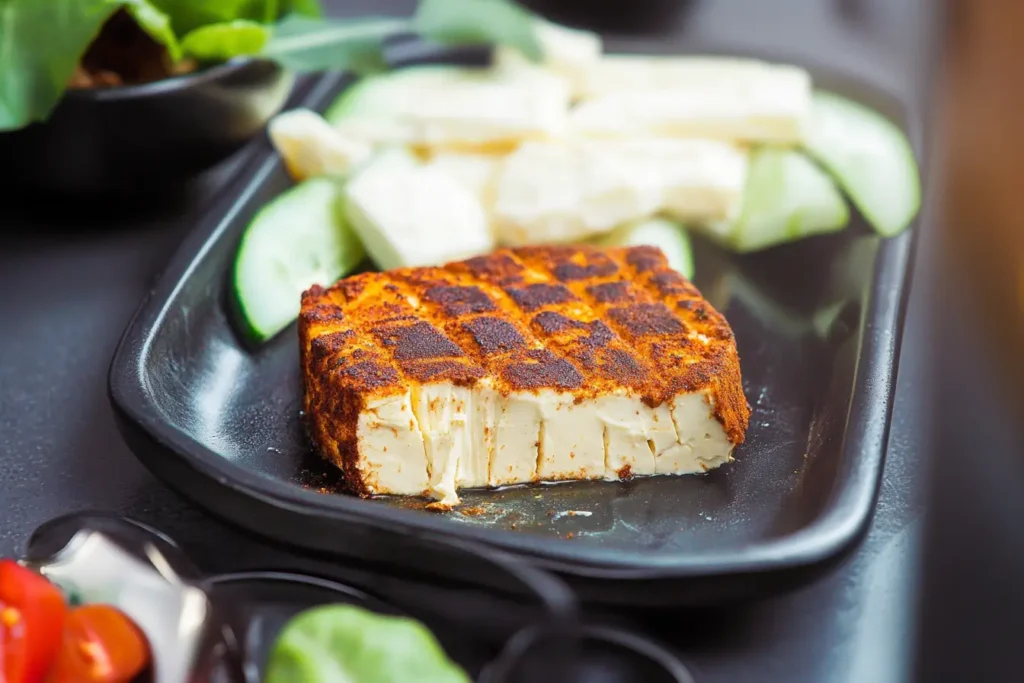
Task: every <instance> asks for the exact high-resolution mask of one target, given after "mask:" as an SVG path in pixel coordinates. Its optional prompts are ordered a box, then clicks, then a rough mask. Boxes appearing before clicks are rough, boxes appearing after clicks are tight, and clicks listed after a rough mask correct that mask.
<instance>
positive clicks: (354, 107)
mask: <svg viewBox="0 0 1024 683" xmlns="http://www.w3.org/2000/svg"><path fill="white" fill-rule="evenodd" d="M483 73H485V70H484V69H482V68H472V67H460V66H447V65H425V66H411V67H406V68H404V69H398V70H396V71H390V72H387V73H382V74H376V75H373V76H364V77H363V78H361V79H359V80H358V81H356V82H355V83H354V84H353V85H352V86H351V87H349V88H347V89H346V90H345V91H344V92H343V93H341V94H340V95H339V96H338V98H337V99H336V100H335V101H334V103H333V104H331V106H330V107H328V108H327V111H326V112H325V113H324V118H325V119H327V121H328V122H330V123H332V124H337V123H338V122H340V121H342V120H344V119H346V118H350V117H373V116H385V117H387V116H394V115H395V114H397V113H401V112H403V111H408V110H409V107H410V106H414V105H415V102H416V98H417V97H418V96H419V95H420V94H421V93H422V92H423V91H424V90H430V89H432V88H435V87H437V86H438V85H441V84H444V83H451V82H453V81H458V80H462V79H469V78H474V77H475V78H480V77H482V76H481V74H483Z"/></svg>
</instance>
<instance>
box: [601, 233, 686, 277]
mask: <svg viewBox="0 0 1024 683" xmlns="http://www.w3.org/2000/svg"><path fill="white" fill-rule="evenodd" d="M598 243H599V244H600V245H602V246H606V247H627V246H639V245H647V246H652V247H658V248H659V249H661V251H662V252H664V254H665V258H667V259H668V263H669V265H670V266H672V268H673V269H675V270H677V271H679V272H680V273H682V274H683V275H684V276H686V277H687V278H688V279H691V280H692V279H693V272H694V268H693V247H692V246H691V245H690V236H689V235H687V234H686V229H685V228H683V226H682V225H681V224H680V223H678V222H676V221H673V220H669V219H667V218H647V219H644V220H640V221H635V222H633V223H627V224H626V225H623V226H620V227H618V228H616V229H615V230H613V231H611V232H610V233H608V234H607V235H602V236H601V237H600V238H599V239H598Z"/></svg>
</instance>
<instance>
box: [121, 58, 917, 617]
mask: <svg viewBox="0 0 1024 683" xmlns="http://www.w3.org/2000/svg"><path fill="white" fill-rule="evenodd" d="M814 75H815V82H816V84H817V85H818V86H819V87H826V88H830V89H833V90H837V91H839V92H842V93H845V94H848V95H849V96H851V97H855V98H857V99H859V100H862V101H865V102H867V103H868V104H870V105H871V106H874V107H876V108H878V109H880V110H881V111H883V112H884V113H885V114H887V115H888V116H890V117H892V118H893V119H895V120H898V121H902V120H903V108H902V107H901V105H900V104H899V102H898V101H897V100H894V99H892V98H888V97H886V96H885V95H884V94H883V93H880V92H878V91H876V90H873V89H872V88H870V87H867V86H865V85H862V84H859V83H856V82H853V81H851V80H850V79H843V78H841V77H836V76H835V75H834V74H830V73H827V72H821V71H817V72H815V73H814ZM345 84H346V80H345V79H339V78H337V77H327V78H325V80H324V81H323V82H322V83H321V85H320V86H318V87H317V88H316V90H315V92H314V93H313V94H312V95H311V99H310V100H309V101H308V103H307V104H308V106H310V107H311V108H314V109H318V108H323V107H325V106H326V105H327V104H328V103H329V102H330V101H332V100H333V98H334V97H335V96H336V95H337V93H338V92H340V90H341V89H342V88H343V86H344V85H345ZM904 123H906V122H905V121H904ZM911 127H912V128H915V129H916V125H912V126H911ZM914 132H915V133H916V132H917V131H916V130H915V131H914ZM241 175H242V177H241V179H240V180H239V181H238V182H237V183H236V184H235V185H234V186H233V187H232V188H231V190H229V191H228V192H227V193H226V194H227V196H226V197H225V199H224V200H223V201H222V202H221V204H220V205H219V206H218V207H217V208H215V209H213V210H211V212H210V214H209V215H208V216H207V217H206V218H205V219H204V221H202V222H201V224H200V225H199V226H198V227H197V229H196V231H195V233H194V234H193V235H192V236H191V237H190V239H189V240H188V242H187V243H186V245H185V246H184V247H183V249H182V250H181V251H180V252H179V254H178V255H177V256H176V257H175V259H174V261H173V262H172V264H171V266H170V267H169V268H168V271H167V272H166V273H165V275H164V277H163V279H162V280H161V282H160V283H159V284H158V285H157V288H156V290H155V292H154V293H153V295H152V296H151V297H150V298H149V299H148V300H147V302H146V303H145V304H144V306H143V307H142V309H141V310H140V311H139V314H138V316H137V317H136V319H135V320H134V321H133V323H132V325H131V326H130V328H129V329H128V331H127V333H126V335H125V337H124V339H123V341H122V345H121V346H120V348H119V350H118V352H117V354H116V356H115V358H114V361H113V366H112V369H111V378H110V382H111V391H112V396H113V399H114V402H115V404H116V406H117V408H118V414H119V416H120V417H121V418H122V423H123V425H124V426H125V430H126V436H127V437H128V442H129V445H131V446H132V448H133V450H135V451H136V453H137V454H138V455H139V457H140V458H141V459H142V460H143V461H144V462H145V463H146V464H147V465H148V466H149V467H150V468H151V469H152V470H153V471H154V472H155V473H156V474H157V475H158V476H160V477H162V478H164V479H165V480H166V481H168V482H169V483H170V484H171V485H173V486H175V487H176V488H177V489H178V490H180V491H181V492H182V493H184V494H185V495H186V496H188V497H190V498H191V499H192V500H194V501H196V502H197V503H199V504H200V505H202V506H204V507H205V508H207V509H209V510H211V511H213V512H215V513H216V514H219V515H221V516H223V517H225V518H227V519H229V520H231V521H233V522H235V523H238V524H240V525H242V526H245V527H247V528H249V529H251V530H252V531H254V532H256V533H259V534H263V535H266V536H268V537H271V538H273V539H275V540H278V541H282V542H286V543H290V544H294V545H297V546H301V547H304V548H307V549H313V550H319V551H325V552H330V553H337V554H343V555H350V556H351V555H358V556H363V557H370V558H374V559H384V558H386V557H387V556H389V555H392V553H394V552H395V551H396V550H398V549H403V550H406V551H408V550H409V549H412V548H417V549H419V551H420V552H422V553H424V555H425V556H429V557H432V558H434V560H435V561H437V562H438V564H436V565H433V566H431V565H432V563H430V562H427V563H425V567H424V568H427V569H429V570H432V571H442V572H443V573H444V574H445V575H447V574H451V573H453V572H457V570H456V569H452V568H449V567H445V566H444V564H445V563H444V562H443V560H442V559H441V558H442V557H443V556H444V554H445V553H444V551H443V550H441V549H439V548H437V547H432V546H431V544H430V542H429V540H428V541H426V542H423V539H422V538H420V539H415V538H410V536H414V535H420V536H422V535H423V534H425V533H426V534H431V535H433V534H445V535H453V536H465V537H471V538H478V539H483V540H486V541H487V542H489V543H492V544H494V545H496V546H499V547H502V548H504V549H507V550H511V551H514V552H516V553H519V554H521V555H523V556H529V557H532V558H535V559H536V560H537V561H538V562H539V564H541V565H542V566H545V567H549V568H555V569H557V570H559V571H561V572H564V573H566V574H568V575H573V576H576V577H589V578H591V579H593V580H592V581H590V582H589V584H588V586H587V588H586V589H585V593H586V595H585V597H586V599H587V600H591V601H602V602H604V601H619V600H629V601H633V602H636V601H647V600H651V599H657V600H658V601H661V600H664V599H672V600H677V601H681V602H713V601H717V600H721V599H723V598H724V597H735V595H736V594H751V593H763V592H767V591H770V590H774V589H776V588H777V585H774V583H773V582H775V581H776V580H777V578H778V577H771V576H765V580H763V581H757V580H754V579H753V578H752V577H749V576H748V577H744V576H742V575H743V574H745V573H751V572H761V573H763V572H766V571H769V570H779V569H796V568H810V567H813V566H814V565H817V564H819V563H822V562H824V561H826V560H829V559H831V558H832V557H834V556H835V555H836V554H838V553H839V552H841V551H842V550H843V549H844V548H846V547H847V546H849V544H850V543H852V542H853V541H854V540H855V539H856V537H857V536H858V534H859V533H860V532H861V531H862V530H863V528H864V525H865V523H866V521H867V519H868V517H869V515H870V512H871V507H872V505H873V502H874V498H875V493H876V489H877V485H878V477H879V474H880V472H881V463H882V456H883V453H884V447H885V443H886V439H887V435H888V420H889V413H890V410H891V399H892V392H893V388H894V372H895V357H896V356H895V354H896V351H897V350H898V345H899V338H900V330H901V325H902V306H903V291H904V283H905V278H906V274H907V273H906V265H907V259H908V256H909V253H910V249H911V243H912V239H913V233H907V234H904V235H902V236H900V237H898V238H895V239H892V240H887V241H884V240H880V239H879V238H877V237H875V236H873V235H872V234H871V232H870V230H869V229H868V228H867V227H866V226H865V225H864V223H863V222H862V221H861V220H859V219H858V220H855V221H853V224H852V225H851V227H850V229H849V230H847V231H845V232H844V233H841V234H839V235H836V236H831V237H824V238H815V239H813V240H808V241H806V242H802V243H799V244H795V245H788V246H785V247H782V248H777V249H773V250H771V251H768V252H764V253H761V254H757V255H754V256H748V257H736V256H732V255H730V254H727V253H725V252H723V251H721V250H718V249H715V248H714V247H712V246H711V245H708V244H704V243H699V244H698V248H697V253H696V260H697V263H698V264H699V266H698V270H697V277H696V283H697V285H698V287H700V288H701V290H702V291H703V292H704V293H705V295H706V296H707V297H708V298H709V299H710V300H711V302H712V303H713V304H714V305H715V306H716V307H717V308H719V309H720V310H722V311H723V312H724V313H725V315H726V317H727V318H728V320H729V321H730V323H731V324H732V326H733V329H734V331H735V333H736V338H737V344H738V346H739V350H740V355H741V359H742V361H741V362H742V367H743V374H744V389H745V392H746V394H747V397H748V400H749V402H750V403H751V405H752V407H753V414H752V417H751V426H750V429H749V431H748V434H747V442H746V443H745V444H744V445H743V446H742V447H741V448H739V449H738V450H737V452H736V460H737V461H736V462H735V463H734V464H732V465H729V466H726V467H724V468H721V469H720V470H717V471H714V472H712V473H711V474H709V475H707V476H703V477H680V478H672V477H669V478H665V477H661V478H652V479H645V480H637V481H633V482H629V483H618V482H616V483H574V484H561V485H558V486H540V487H519V488H510V489H506V490H502V491H499V492H469V493H467V494H466V495H465V496H464V502H465V505H466V506H467V507H468V508H470V509H476V510H475V512H476V513H477V514H472V515H466V514H462V513H461V512H459V511H458V510H456V511H454V512H452V513H448V514H444V515H442V514H438V513H434V512H428V511H425V510H424V509H422V508H423V503H422V502H420V501H416V500H411V499H399V498H394V499H382V500H375V501H366V500H359V499H356V498H352V497H349V496H345V495H330V494H328V495H325V493H324V491H325V490H326V491H331V490H333V488H334V486H335V484H336V481H337V478H336V476H335V473H334V472H333V471H332V469H331V468H330V467H329V466H326V465H324V464H323V463H321V462H320V461H318V460H317V459H316V458H315V457H313V456H312V455H311V454H310V449H309V447H308V444H307V442H306V440H305V438H304V436H303V433H302V429H301V427H300V422H299V409H300V405H301V385H300V375H299V368H298V362H297V342H296V338H295V330H294V326H293V327H292V328H289V329H288V330H286V332H285V333H284V334H282V335H280V336H278V337H277V338H275V339H274V340H272V341H271V342H270V343H269V344H267V345H266V346H265V347H263V348H259V349H255V350H253V349H250V348H247V346H246V345H244V344H241V343H240V342H239V340H238V338H237V335H236V334H235V331H234V330H233V328H232V325H231V318H230V314H229V313H228V310H229V309H228V307H227V292H228V291H229V290H228V286H227V277H228V273H229V271H230V265H231V263H232V259H233V256H234V251H235V248H236V246H237V242H238V239H239V237H240V235H241V233H242V231H243V230H244V228H245V226H246V225H247V224H248V221H249V220H250V219H251V217H252V216H253V215H254V214H255V212H256V211H257V210H258V209H259V207H261V206H262V205H264V204H265V203H266V202H267V201H269V200H270V199H272V198H273V197H274V196H276V195H277V194H279V193H280V192H281V191H282V190H283V189H285V188H286V187H288V186H289V185H290V181H289V179H288V177H287V174H286V173H285V172H284V171H283V169H282V167H281V165H280V164H279V163H278V162H277V160H276V159H275V158H274V157H273V155H267V156H266V157H265V158H264V159H263V160H262V161H257V162H255V163H254V165H252V166H250V167H249V168H247V169H246V170H245V171H243V173H242V174H241ZM793 273H799V277H792V274H793ZM571 511H572V512H578V511H583V512H586V513H590V514H589V516H584V515H566V514H564V513H567V512H571ZM449 564H450V563H449ZM442 567H443V568H442ZM714 575H732V576H733V577H735V580H734V581H733V582H732V584H731V585H727V584H723V583H722V582H718V584H717V585H715V586H713V587H709V586H707V585H705V586H697V585H696V584H693V583H690V584H687V585H686V586H679V585H676V586H674V587H673V591H672V592H671V593H669V595H671V597H670V598H666V595H665V594H659V595H658V596H657V597H656V598H655V597H654V595H653V594H652V592H651V591H650V590H649V587H643V586H642V585H640V584H636V583H632V584H630V583H626V582H618V583H616V584H615V585H614V588H613V589H608V588H609V587H605V588H606V589H605V590H602V589H601V588H600V583H599V580H601V579H676V578H680V577H707V576H714ZM463 578H466V579H467V580H472V581H476V582H487V580H488V579H487V575H486V573H482V574H475V575H473V576H464V577H463ZM582 585H583V582H582V581H577V586H582Z"/></svg>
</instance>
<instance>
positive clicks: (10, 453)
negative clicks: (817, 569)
mask: <svg viewBox="0 0 1024 683" xmlns="http://www.w3.org/2000/svg"><path fill="white" fill-rule="evenodd" d="M328 4H333V5H336V6H343V7H345V8H346V11H347V12H350V13H354V12H359V11H361V10H365V8H366V7H368V6H372V7H374V9H375V11H378V12H380V11H382V6H385V7H387V8H388V9H389V10H390V11H395V12H399V11H406V10H407V9H408V8H410V7H411V6H412V5H413V3H412V2H408V1H407V2H393V1H392V2H386V3H385V2H376V3H373V2H369V0H363V1H362V2H355V1H352V0H349V1H347V2H335V3H328ZM534 4H535V5H537V4H542V3H534ZM567 4H568V3H567ZM637 4H643V3H637ZM928 5H929V3H928V0H904V1H903V2H892V1H891V0H870V1H869V0H864V1H861V2H858V1H855V0H853V1H850V0H847V1H830V0H785V1H782V0H777V1H776V2H772V3H766V2H754V1H749V2H740V1H728V2H726V1H723V0H716V1H715V2H713V3H712V2H707V3H697V4H696V6H695V7H694V9H693V10H692V12H691V13H690V14H689V15H688V16H686V15H683V14H680V15H677V16H675V17H669V18H668V19H663V22H668V23H663V27H664V28H667V29H668V30H670V31H672V32H681V33H685V34H686V35H694V34H697V35H699V36H700V38H701V39H706V40H708V41H715V42H719V41H722V42H726V43H728V44H732V45H735V46H737V49H740V48H744V47H745V48H746V49H749V50H768V51H771V52H773V53H777V54H779V55H780V56H786V55H792V56H793V57H794V58H802V59H808V60H811V61H813V62H816V63H822V64H824V65H826V66H828V65H834V66H838V67H841V68H845V69H847V70H850V69H852V70H854V71H855V73H859V74H861V75H863V76H865V77H867V78H870V79H871V80H872V81H873V82H874V83H877V84H879V85H881V86H882V87H884V88H887V89H889V90H891V91H893V92H896V93H904V94H905V95H906V97H907V100H908V101H909V102H911V103H914V102H916V103H920V102H922V101H923V96H924V79H925V76H926V73H927V71H926V70H927V65H928V61H929V56H930V54H931V53H930V52H929V50H930V49H931V47H932V45H931V43H932V39H933V37H934V22H933V19H932V17H930V16H929V13H928V11H927V8H928ZM684 19H685V22H684ZM684 23H685V29H683V28H681V27H682V25H683V24H684ZM629 42H630V40H629V39H626V40H622V41H619V42H618V45H620V46H628V44H629ZM911 106H912V107H914V105H913V104H912V105H911ZM914 108H916V107H914ZM233 169H234V165H233V163H231V162H229V163H227V164H226V165H225V166H223V167H222V168H220V169H217V170H215V171H214V172H213V173H211V174H209V177H207V178H205V179H204V180H203V182H201V183H200V184H199V185H198V186H197V187H196V188H195V189H194V190H193V191H191V192H189V193H187V194H186V195H185V196H183V197H181V198H178V199H176V200H175V201H172V202H169V203H168V205H166V206H161V207H157V208H155V209H152V210H149V211H146V212H144V213H142V214H140V213H137V212H136V213H133V214H132V215H124V212H113V211H112V212H110V213H108V214H105V215H101V216H99V217H96V216H88V215H81V214H79V215H76V212H75V211H74V210H72V211H70V212H69V211H65V212H64V215H63V216H61V217H59V218H52V217H50V218H47V219H46V220H43V219H40V218H39V217H38V216H37V215H36V214H35V212H24V211H15V212H14V214H13V215H12V214H11V212H9V211H7V212H4V213H0V226H2V227H4V228H5V230H4V235H5V236H3V237H0V320H2V321H3V323H2V324H0V325H2V326H0V556H10V555H13V554H16V553H18V551H19V549H20V548H21V545H22V543H23V542H24V540H25V538H26V536H27V534H28V533H29V532H30V531H31V530H32V529H33V528H34V527H35V526H36V525H38V524H39V523H41V522H43V521H44V520H46V519H48V518H50V517H53V516H56V515H59V514H62V513H66V512H70V511H75V510H81V509H87V508H102V509H108V510H114V511H117V512H120V513H122V514H126V515H130V516H132V517H135V518H138V519H140V520H143V521H146V522H149V523H151V524H154V525H156V526H158V527H160V528H162V529H164V530H165V531H167V532H168V533H170V534H171V535H172V536H174V537H176V538H178V539H179V540H180V541H181V542H182V543H183V545H185V546H186V547H187V548H188V549H189V550H191V551H192V552H193V553H194V554H195V556H196V557H197V558H198V559H199V560H200V563H201V564H202V565H203V566H204V567H205V568H207V569H209V570H211V571H227V570H232V569H237V568H251V567H258V566H265V565H275V564H277V562H278V560H279V559H280V555H279V554H278V553H277V551H275V550H273V549H271V548H268V547H266V546H264V545H263V544H261V543H259V542H257V541H254V540H252V539H250V538H248V537H243V536H241V535H239V534H238V533H236V532H235V531H233V530H232V529H229V528H227V527H225V526H224V525H222V524H221V523H219V522H217V521H216V520H214V519H211V518H210V517H208V516H207V515H205V514H204V513H202V512H200V511H198V510H196V509H194V508H192V507H190V506H189V505H187V504H186V503H185V502H184V501H183V500H182V499H180V498H179V497H178V496H177V495H175V494H174V493H172V492H171V491H170V490H169V489H167V488H166V487H165V486H164V485H163V484H161V483H160V482H158V481H157V480H155V479H154V478H153V477H152V476H151V475H150V474H149V473H148V471H147V470H145V469H144V468H143V467H142V466H141V465H140V464H139V463H138V462H137V461H136V460H135V458H134V457H133V456H132V454H131V452H130V451H129V450H128V449H127V448H126V447H125V445H124V444H123V442H122V441H121V438H120V436H119V434H118V432H117V430H116V428H115V426H114V419H113V415H112V413H111V409H110V406H109V403H108V400H107V395H106V372H107V368H108V363H109V360H110V357H111V354H112V352H113V349H114V346H115V344H116V343H117V340H118V338H119V336H120V334H121V332H122V330H123V328H124V326H125V324H126V323H127V322H128V319H129V317H130V315H131V313H132V311H133V310H134V309H135V307H136V305H137V304H138V302H139V300H140V298H141V297H142V296H143V294H144V293H145V292H146V290H147V288H148V287H149V286H150V285H151V284H152V283H153V281H154V279H155V278H156V277H157V275H158V274H159V271H160V269H161V267H162V265H163V264H164V263H165V261H167V259H168V257H169V255H170V254H171V252H172V251H173V250H174V249H175V247H176V245H177V244H178V243H179V242H180V240H181V239H182V237H183V235H184V234H185V233H186V232H187V231H188V230H189V229H190V227H191V218H190V217H191V216H193V215H195V213H196V212H198V211H201V210H202V207H203V205H204V204H205V203H206V202H207V201H208V199H209V198H210V197H211V196H213V195H214V194H215V193H216V192H217V189H218V187H220V186H221V185H222V183H223V182H224V180H225V179H226V178H227V177H228V176H229V175H230V173H231V171H232V170H233ZM115 213H118V215H117V216H116V217H114V214H115ZM930 252H931V250H930V248H929V240H928V238H927V230H926V229H925V230H924V235H923V239H921V246H920V248H919V249H918V254H917V266H918V267H917V268H916V271H915V283H916V282H917V281H920V280H922V278H923V275H924V273H925V272H926V271H927V269H928V267H929V263H930V256H929V255H930ZM922 290H923V288H922V287H913V288H912V293H911V301H910V308H909V313H908V319H907V322H906V328H905V335H904V340H903V346H902V353H901V360H900V366H899V381H898V385H897V391H896V404H895V410H894V413H893V418H892V429H891V437H890V439H891V440H890V444H889V450H888V457H887V461H886V466H885V475H884V482H883V485H882V490H881V495H880V499H879V503H878V508H877V512H876V514H875V517H874V520H873V522H872V525H871V529H870V532H869V534H868V536H867V537H866V539H865V540H864V541H863V543H862V544H861V545H860V547H859V548H858V549H857V550H856V551H855V552H854V553H853V554H852V555H851V556H850V557H849V558H848V559H847V560H845V561H844V562H843V564H842V565H841V566H840V567H839V568H838V569H837V570H835V571H834V572H833V573H831V574H830V575H828V576H827V577H825V578H823V579H820V580H819V581H817V582H816V583H814V584H812V585H810V586H807V587H805V588H803V589H801V590H798V591H796V592H794V593H792V594H789V595H785V596H780V597H778V598H774V599H771V600H769V601H766V602H763V603H759V604H756V605H745V606H733V607H729V608H723V609H719V610H710V611H704V612H699V613H689V612H680V613H679V614H678V615H676V618H675V619H674V621H675V623H677V624H678V627H677V628H674V629H666V628H665V627H664V626H661V627H659V628H657V629H656V631H657V635H659V636H660V637H662V638H663V639H664V640H666V641H668V642H669V643H671V644H672V645H674V646H675V647H677V648H678V650H679V651H680V652H681V653H682V654H683V655H684V656H685V657H686V659H687V661H688V662H689V663H690V664H691V665H692V667H693V669H694V672H695V673H696V674H697V680H698V681H723V682H724V681H729V682H730V683H734V682H736V681H776V680H777V681H837V682H839V681H842V682H845V681H849V682H851V683H852V682H855V681H857V682H860V681H872V682H873V683H886V682H887V681H890V680H891V681H898V680H904V679H905V677H906V666H907V665H908V662H909V656H910V650H909V645H910V638H911V635H912V634H911V629H912V626H913V610H914V604H913V600H912V599H911V595H912V592H913V591H912V590H911V589H912V587H913V581H914V572H915V562H916V557H917V547H918V542H919V536H920V534H919V530H918V527H919V523H918V519H919V516H920V511H921V495H920V494H921V492H922V483H923V481H922V478H921V477H919V465H920V456H921V454H920V452H919V444H921V443H922V441H921V432H922V429H921V427H922V419H923V416H922V412H921V407H922V401H921V400H920V399H921V394H922V391H923V386H922V385H923V383H924V370H925V367H924V365H923V363H922V362H921V354H920V351H921V349H922V348H923V347H924V345H925V343H926V341H927V337H926V329H925V325H924V320H925V315H924V314H925V311H924V308H925V306H924V303H923V296H922ZM640 625H641V626H643V627H647V628H653V626H652V625H651V624H649V623H643V624H640Z"/></svg>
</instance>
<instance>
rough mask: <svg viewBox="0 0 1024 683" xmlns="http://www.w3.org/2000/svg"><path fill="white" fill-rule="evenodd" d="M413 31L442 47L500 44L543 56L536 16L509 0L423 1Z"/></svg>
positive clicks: (534, 55)
mask: <svg viewBox="0 0 1024 683" xmlns="http://www.w3.org/2000/svg"><path fill="white" fill-rule="evenodd" d="M413 28H414V30H415V31H416V32H417V33H418V34H420V35H421V36H423V37H424V38H427V39H429V40H433V41H435V42H438V43H444V44H452V45H483V44H487V45H491V44H500V45H506V46H508V47H514V48H516V49H518V50H519V51H520V52H522V53H523V54H524V55H526V56H527V57H529V58H530V59H533V60H539V59H540V58H541V56H542V55H541V47H540V42H539V41H538V40H537V34H536V30H535V26H534V17H533V15H532V14H531V13H530V12H528V11H527V10H525V9H523V8H522V7H520V6H519V5H516V4H515V3H513V2H510V1H509V0H421V2H420V5H419V9H418V10H417V11H416V16H415V18H414V19H413Z"/></svg>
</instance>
